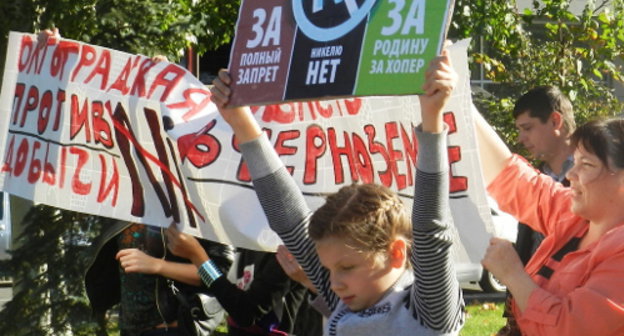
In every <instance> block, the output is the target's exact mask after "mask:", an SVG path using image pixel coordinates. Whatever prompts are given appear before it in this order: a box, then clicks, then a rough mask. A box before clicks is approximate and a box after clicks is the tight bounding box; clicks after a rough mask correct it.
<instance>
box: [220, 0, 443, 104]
mask: <svg viewBox="0 0 624 336" xmlns="http://www.w3.org/2000/svg"><path fill="white" fill-rule="evenodd" d="M453 4H454V1H453V0H438V1H427V0H391V1H376V0H363V1H355V0H345V1H338V0H334V1H322V0H312V1H303V0H292V1H291V0H265V1H250V0H247V1H245V0H243V1H242V2H241V8H240V13H239V17H238V23H237V27H236V37H235V40H234V44H233V48H232V53H231V57H230V66H229V70H230V72H231V74H232V77H233V80H234V85H233V87H232V89H233V93H234V95H233V96H232V100H231V104H232V105H234V106H238V105H257V104H265V103H270V102H280V101H287V100H309V99H311V98H317V99H318V98H327V97H345V96H370V95H406V94H418V93H421V86H422V84H423V82H424V81H423V79H424V71H425V70H426V69H427V66H428V64H429V61H430V60H431V59H432V58H434V57H435V56H436V55H438V54H439V51H440V49H441V46H442V44H443V42H444V39H445V36H446V30H447V26H448V23H449V20H450V17H451V14H452V8H453Z"/></svg>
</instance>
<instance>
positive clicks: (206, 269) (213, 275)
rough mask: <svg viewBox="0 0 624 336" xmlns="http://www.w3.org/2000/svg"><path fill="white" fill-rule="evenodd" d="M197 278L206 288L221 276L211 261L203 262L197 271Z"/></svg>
mask: <svg viewBox="0 0 624 336" xmlns="http://www.w3.org/2000/svg"><path fill="white" fill-rule="evenodd" d="M198 273H199V277H200V278H201V279H202V281H203V282H204V284H205V285H206V287H210V285H212V283H213V282H214V281H215V280H217V279H218V278H219V277H220V276H222V275H223V273H221V271H220V270H219V269H218V268H217V265H215V264H214V262H212V260H207V261H205V262H204V263H203V264H202V265H201V266H200V267H199V270H198Z"/></svg>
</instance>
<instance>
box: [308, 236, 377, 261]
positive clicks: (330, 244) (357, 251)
mask: <svg viewBox="0 0 624 336" xmlns="http://www.w3.org/2000/svg"><path fill="white" fill-rule="evenodd" d="M315 246H316V252H317V254H318V255H319V258H320V259H321V262H322V263H323V264H325V262H327V263H331V264H333V263H338V262H341V261H348V260H351V259H371V258H370V257H371V256H372V255H373V253H372V252H371V253H366V252H363V251H362V249H361V248H357V245H356V243H355V242H354V241H353V240H352V239H349V238H345V237H338V236H329V237H325V238H322V239H320V240H318V241H316V244H315Z"/></svg>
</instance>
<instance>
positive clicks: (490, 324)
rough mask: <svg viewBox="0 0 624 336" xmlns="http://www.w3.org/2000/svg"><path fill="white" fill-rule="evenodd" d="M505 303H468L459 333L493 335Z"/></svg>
mask: <svg viewBox="0 0 624 336" xmlns="http://www.w3.org/2000/svg"><path fill="white" fill-rule="evenodd" d="M502 316H503V303H502V302H499V303H493V302H479V301H472V302H470V303H469V304H468V305H466V324H465V325H464V328H463V329H462V330H461V332H460V333H459V335H460V336H493V335H495V334H496V332H497V331H498V330H499V329H500V328H501V327H502V326H503V325H505V318H503V317H502ZM108 331H109V335H110V336H118V335H119V330H118V329H117V325H116V323H111V328H110V329H109V330H108ZM215 335H216V336H218V335H227V327H226V326H225V323H223V324H222V325H221V326H219V328H217V332H216V333H215Z"/></svg>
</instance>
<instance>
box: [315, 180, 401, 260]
mask: <svg viewBox="0 0 624 336" xmlns="http://www.w3.org/2000/svg"><path fill="white" fill-rule="evenodd" d="M308 230H309V235H310V238H312V240H314V241H319V240H321V239H323V238H326V237H338V238H342V239H345V241H347V242H352V243H353V245H354V246H352V247H353V248H355V249H356V250H358V251H359V252H362V253H365V254H372V255H380V254H383V255H385V254H386V252H387V251H388V249H389V247H390V244H391V243H392V242H393V241H394V240H395V239H396V238H401V239H405V240H406V242H407V246H410V241H411V239H410V237H411V231H412V223H411V220H410V218H409V216H408V214H407V211H406V209H405V206H404V205H403V202H402V201H401V199H399V197H398V195H397V194H396V193H395V192H394V191H392V190H390V189H388V188H386V187H384V186H382V185H378V184H353V185H350V186H346V187H342V188H341V189H340V190H338V192H336V193H334V194H331V195H330V196H328V197H327V200H326V202H325V204H324V205H323V206H322V207H320V208H319V209H318V210H316V211H315V212H314V214H313V215H312V218H311V219H310V226H309V228H308Z"/></svg>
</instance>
